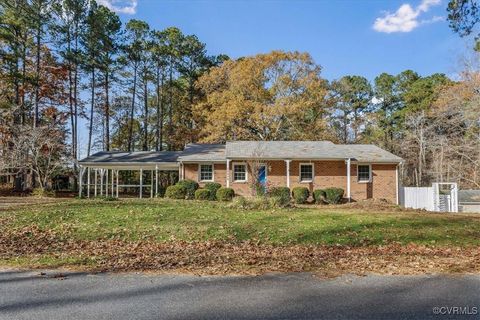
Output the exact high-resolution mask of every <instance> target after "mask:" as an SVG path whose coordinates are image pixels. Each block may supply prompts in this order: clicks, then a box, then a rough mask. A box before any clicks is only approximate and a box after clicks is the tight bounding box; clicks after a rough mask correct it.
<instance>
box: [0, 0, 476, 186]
mask: <svg viewBox="0 0 480 320" xmlns="http://www.w3.org/2000/svg"><path fill="white" fill-rule="evenodd" d="M447 11H448V15H449V16H448V18H449V21H450V25H451V27H452V30H453V31H455V32H457V33H458V34H459V35H460V36H465V37H468V36H470V35H472V34H474V33H475V30H477V29H476V28H477V27H478V22H479V21H478V20H479V15H478V5H477V3H476V1H474V0H452V1H450V3H449V4H448V7H447ZM477 39H478V38H477ZM475 48H476V49H477V50H478V49H479V48H480V46H479V45H478V42H477V46H476V47H475ZM0 57H1V64H0V79H1V80H0V112H1V113H0V141H1V148H0V155H1V157H0V170H3V172H7V173H10V174H11V173H17V172H26V171H28V172H32V173H33V174H34V179H35V180H36V181H37V183H38V184H39V186H40V187H41V188H47V187H48V178H49V177H52V176H54V175H55V174H58V173H59V172H62V171H65V170H66V169H67V168H71V169H73V170H74V171H76V170H77V168H76V160H78V157H79V150H82V151H83V150H85V153H86V154H87V155H89V154H91V153H93V152H95V151H99V150H106V151H108V150H126V151H138V150H181V149H183V146H184V145H185V144H186V143H189V142H216V143H221V142H225V141H227V140H331V141H333V142H335V143H373V144H376V145H378V146H380V147H382V148H385V149H386V150H389V151H391V152H393V153H395V154H396V155H399V156H401V157H402V158H404V159H405V164H404V165H403V167H402V171H403V175H402V177H403V183H404V184H405V185H414V186H424V185H429V184H430V183H431V182H432V181H455V182H458V183H459V184H460V186H461V187H462V188H476V189H478V188H480V73H479V68H478V62H479V56H478V51H474V52H472V57H473V58H472V59H470V60H469V62H470V63H468V64H465V68H464V71H463V72H462V73H461V74H459V77H458V79H454V80H452V79H449V78H448V77H447V76H446V75H444V74H432V75H429V76H421V75H419V74H418V73H416V72H415V71H414V70H405V71H403V72H401V73H399V74H388V73H382V74H379V75H378V76H377V77H376V78H375V79H373V81H369V80H368V79H366V78H364V77H362V76H361V75H346V76H344V77H342V78H340V79H337V80H334V81H327V80H326V79H324V78H322V75H321V66H320V65H319V64H318V63H317V62H315V61H313V59H312V58H311V56H310V55H309V54H308V53H301V52H283V51H272V52H270V53H265V54H258V55H255V56H250V57H243V58H239V59H236V60H231V59H229V57H228V56H226V55H218V56H211V55H208V53H207V49H206V44H204V43H202V41H201V40H200V39H198V38H197V37H196V36H195V35H186V34H183V33H182V31H181V30H179V29H178V28H175V27H171V28H167V29H165V30H153V29H151V28H150V27H149V25H148V23H146V22H144V21H140V20H135V19H132V20H130V21H128V22H127V23H126V24H122V23H121V21H120V19H119V17H118V16H117V15H116V13H114V12H112V11H110V10H109V9H108V8H106V7H104V6H101V5H97V4H96V3H95V1H91V0H57V1H52V0H0ZM81 119H85V120H86V121H87V128H86V130H87V132H88V139H87V143H86V145H79V131H80V129H81V128H79V124H80V123H81V122H82V121H81Z"/></svg>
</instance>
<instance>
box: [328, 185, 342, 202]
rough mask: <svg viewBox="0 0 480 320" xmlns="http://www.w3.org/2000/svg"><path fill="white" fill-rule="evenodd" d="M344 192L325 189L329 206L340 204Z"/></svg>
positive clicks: (336, 189)
mask: <svg viewBox="0 0 480 320" xmlns="http://www.w3.org/2000/svg"><path fill="white" fill-rule="evenodd" d="M343 193H344V190H343V189H342V188H327V189H325V201H326V202H327V203H329V204H337V203H340V201H342V199H343Z"/></svg>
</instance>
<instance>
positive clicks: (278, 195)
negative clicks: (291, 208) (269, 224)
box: [268, 187, 291, 207]
mask: <svg viewBox="0 0 480 320" xmlns="http://www.w3.org/2000/svg"><path fill="white" fill-rule="evenodd" d="M268 195H269V196H270V198H271V199H272V202H273V203H274V206H278V207H286V206H288V205H289V204H290V199H291V197H290V188H288V187H273V188H271V189H270V190H269V192H268Z"/></svg>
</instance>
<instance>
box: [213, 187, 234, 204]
mask: <svg viewBox="0 0 480 320" xmlns="http://www.w3.org/2000/svg"><path fill="white" fill-rule="evenodd" d="M216 196H217V200H218V201H231V200H232V199H233V197H234V196H235V191H233V189H232V188H220V189H218V190H217V194H216Z"/></svg>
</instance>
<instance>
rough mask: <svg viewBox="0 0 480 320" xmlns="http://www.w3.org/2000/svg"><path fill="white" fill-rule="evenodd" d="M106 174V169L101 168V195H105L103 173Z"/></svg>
mask: <svg viewBox="0 0 480 320" xmlns="http://www.w3.org/2000/svg"><path fill="white" fill-rule="evenodd" d="M104 174H105V169H100V197H101V196H103V175H104Z"/></svg>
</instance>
